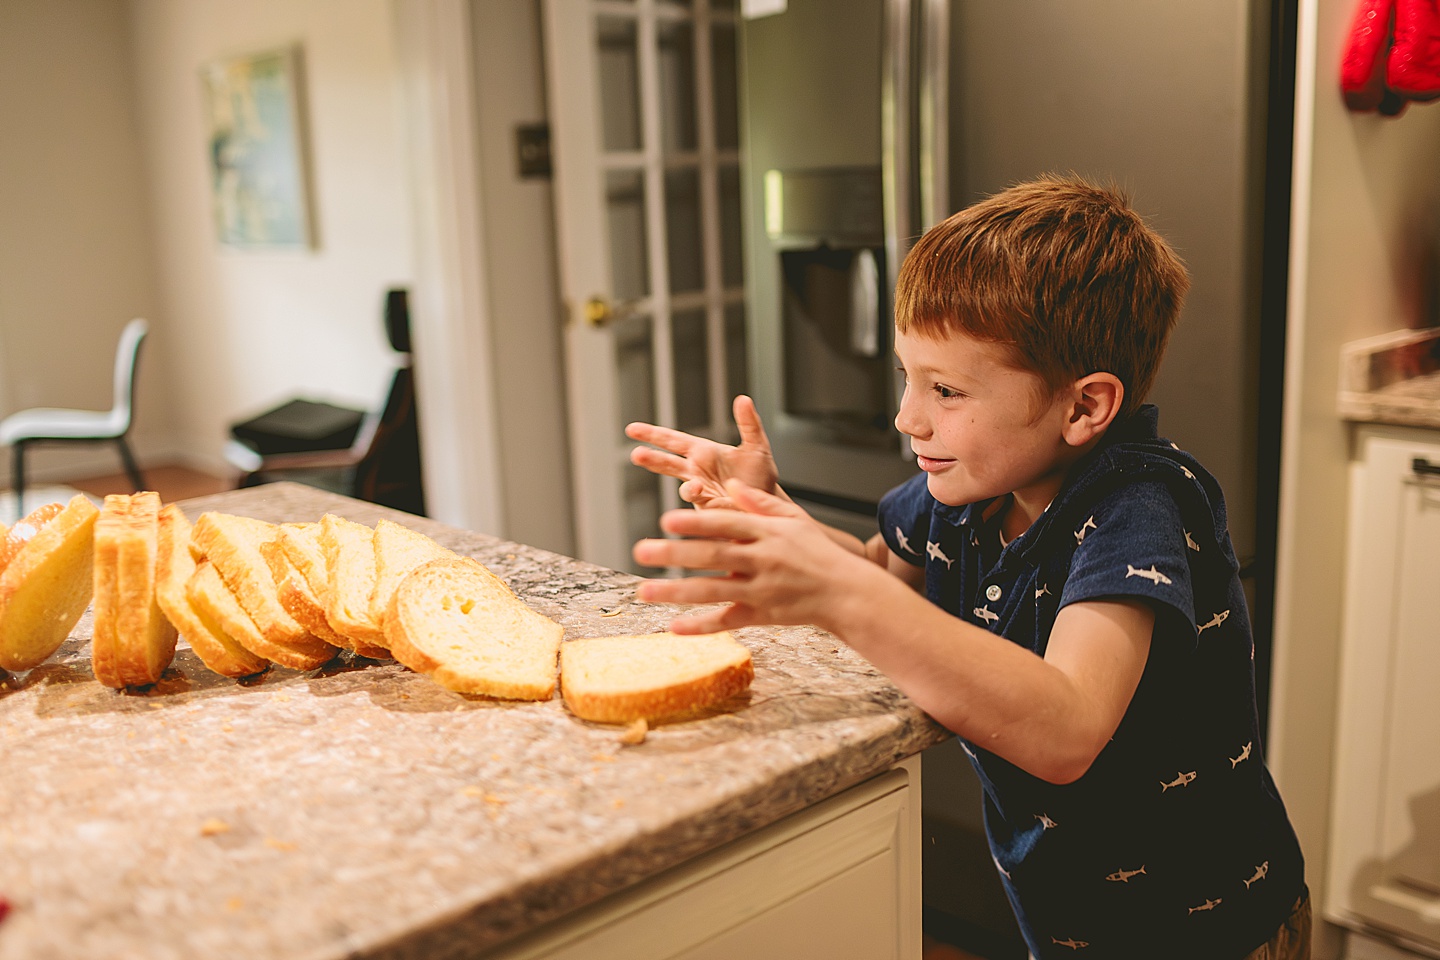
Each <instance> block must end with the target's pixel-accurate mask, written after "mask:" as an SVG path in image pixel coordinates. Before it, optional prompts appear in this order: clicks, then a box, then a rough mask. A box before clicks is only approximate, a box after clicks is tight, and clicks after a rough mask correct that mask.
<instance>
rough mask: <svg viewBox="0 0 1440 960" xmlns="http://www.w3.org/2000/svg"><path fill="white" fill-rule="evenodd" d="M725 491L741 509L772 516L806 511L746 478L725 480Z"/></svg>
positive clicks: (783, 515)
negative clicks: (751, 484)
mask: <svg viewBox="0 0 1440 960" xmlns="http://www.w3.org/2000/svg"><path fill="white" fill-rule="evenodd" d="M725 492H726V493H728V494H730V499H732V500H734V501H735V505H736V506H738V507H739V508H740V509H741V510H746V511H749V512H750V513H758V514H763V515H765V516H770V517H797V516H800V515H802V514H804V513H805V511H804V510H803V509H801V508H800V507H798V506H796V505H795V504H794V503H792V502H791V501H789V500H782V499H780V498H779V497H777V496H775V495H774V494H771V493H766V492H765V491H764V490H760V489H757V488H756V487H752V486H750V484H748V483H746V482H745V481H744V480H738V479H735V478H733V477H732V478H731V479H729V480H726V481H725Z"/></svg>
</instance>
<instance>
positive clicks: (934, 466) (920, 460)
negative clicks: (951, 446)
mask: <svg viewBox="0 0 1440 960" xmlns="http://www.w3.org/2000/svg"><path fill="white" fill-rule="evenodd" d="M915 462H916V463H917V464H918V465H919V466H920V469H921V470H924V471H925V472H926V473H935V472H936V471H939V470H944V469H945V468H946V467H948V466H950V465H951V464H952V463H954V462H955V459H954V458H953V457H947V458H945V459H943V460H941V459H938V458H936V457H927V456H925V455H924V454H921V453H917V454H915Z"/></svg>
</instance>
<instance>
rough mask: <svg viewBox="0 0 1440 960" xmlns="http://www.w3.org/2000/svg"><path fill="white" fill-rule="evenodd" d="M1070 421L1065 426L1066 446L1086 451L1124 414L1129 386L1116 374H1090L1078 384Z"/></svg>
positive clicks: (1074, 394)
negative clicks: (1123, 408)
mask: <svg viewBox="0 0 1440 960" xmlns="http://www.w3.org/2000/svg"><path fill="white" fill-rule="evenodd" d="M1072 389H1073V391H1074V392H1073V393H1072V397H1073V398H1074V399H1073V404H1072V406H1071V407H1070V418H1069V420H1068V421H1067V422H1066V424H1065V442H1066V443H1068V444H1070V445H1071V446H1072V447H1083V446H1085V445H1086V444H1087V443H1089V442H1090V441H1091V440H1094V439H1095V438H1096V437H1099V436H1100V435H1101V434H1103V433H1104V432H1105V431H1106V430H1107V429H1109V427H1110V424H1112V423H1114V422H1115V418H1116V417H1117V416H1119V414H1120V404H1121V403H1122V402H1123V401H1124V400H1125V385H1124V384H1123V383H1121V382H1120V378H1119V377H1117V376H1115V374H1113V373H1105V372H1103V371H1101V372H1097V373H1089V374H1086V375H1085V376H1083V377H1081V378H1080V379H1079V380H1076V381H1075V384H1074V386H1073V388H1072Z"/></svg>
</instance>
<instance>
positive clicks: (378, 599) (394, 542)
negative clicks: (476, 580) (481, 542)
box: [370, 520, 455, 633]
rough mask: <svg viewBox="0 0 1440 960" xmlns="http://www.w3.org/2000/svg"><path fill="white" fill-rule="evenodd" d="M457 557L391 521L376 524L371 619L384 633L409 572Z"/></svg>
mask: <svg viewBox="0 0 1440 960" xmlns="http://www.w3.org/2000/svg"><path fill="white" fill-rule="evenodd" d="M453 556H455V553H454V551H452V550H447V549H446V548H445V547H442V546H440V544H438V543H436V542H435V541H434V540H431V539H430V538H429V537H427V536H425V534H423V533H418V532H416V531H414V530H411V529H410V528H409V527H405V526H401V525H400V524H398V523H394V522H392V521H390V520H380V521H378V522H377V523H376V524H375V590H374V591H373V592H372V593H371V594H370V619H371V620H374V621H375V622H376V623H378V624H380V630H381V632H382V633H383V632H384V630H385V614H386V613H387V612H388V611H389V609H390V598H391V597H392V596H394V595H395V588H396V587H398V586H400V581H401V580H403V579H405V576H406V575H407V574H408V573H410V571H412V570H414V569H415V568H417V567H419V566H420V565H421V564H425V563H429V562H430V561H431V560H441V559H444V558H446V557H453Z"/></svg>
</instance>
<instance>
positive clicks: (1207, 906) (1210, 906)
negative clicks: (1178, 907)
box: [1190, 897, 1224, 913]
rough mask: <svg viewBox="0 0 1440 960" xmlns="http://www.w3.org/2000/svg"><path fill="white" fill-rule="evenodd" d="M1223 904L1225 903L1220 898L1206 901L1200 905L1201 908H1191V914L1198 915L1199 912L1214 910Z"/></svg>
mask: <svg viewBox="0 0 1440 960" xmlns="http://www.w3.org/2000/svg"><path fill="white" fill-rule="evenodd" d="M1223 902H1224V901H1223V900H1221V899H1220V898H1219V897H1216V898H1215V899H1214V900H1206V901H1205V902H1204V903H1202V904H1200V906H1198V907H1191V908H1190V912H1191V913H1198V912H1199V911H1201V910H1214V909H1215V908H1216V907H1218V906H1220V904H1221V903H1223Z"/></svg>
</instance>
